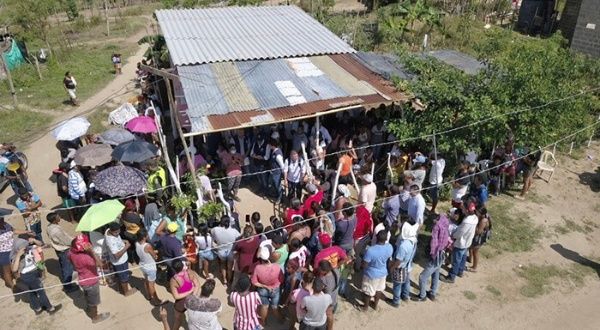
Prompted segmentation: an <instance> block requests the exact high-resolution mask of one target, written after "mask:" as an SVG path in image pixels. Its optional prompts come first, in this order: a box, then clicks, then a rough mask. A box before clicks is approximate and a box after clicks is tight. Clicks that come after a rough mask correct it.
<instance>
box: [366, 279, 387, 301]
mask: <svg viewBox="0 0 600 330" xmlns="http://www.w3.org/2000/svg"><path fill="white" fill-rule="evenodd" d="M384 290H385V277H380V278H370V277H368V276H366V275H365V276H363V282H362V291H363V292H364V293H365V294H366V295H368V296H369V297H374V296H375V292H377V291H384Z"/></svg>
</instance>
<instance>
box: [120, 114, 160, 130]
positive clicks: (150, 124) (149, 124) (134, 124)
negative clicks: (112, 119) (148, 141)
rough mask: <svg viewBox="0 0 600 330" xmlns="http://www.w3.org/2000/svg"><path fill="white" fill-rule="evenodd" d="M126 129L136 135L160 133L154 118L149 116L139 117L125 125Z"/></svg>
mask: <svg viewBox="0 0 600 330" xmlns="http://www.w3.org/2000/svg"><path fill="white" fill-rule="evenodd" d="M125 128H127V129H128V130H129V131H131V132H134V133H156V132H157V131H158V129H157V128H156V124H155V123H154V118H152V117H148V116H139V117H135V118H133V119H131V120H130V121H128V122H127V124H125Z"/></svg>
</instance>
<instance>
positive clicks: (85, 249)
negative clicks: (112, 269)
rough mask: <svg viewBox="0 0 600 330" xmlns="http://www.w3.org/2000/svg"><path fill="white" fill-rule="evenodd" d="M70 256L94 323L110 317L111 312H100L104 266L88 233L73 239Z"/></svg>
mask: <svg viewBox="0 0 600 330" xmlns="http://www.w3.org/2000/svg"><path fill="white" fill-rule="evenodd" d="M68 256H69V261H71V264H72V265H73V268H75V271H76V272H77V280H78V281H79V286H80V287H81V289H82V290H83V297H84V298H85V303H86V307H85V310H86V313H87V314H88V316H89V317H90V318H91V319H92V323H99V322H102V321H104V320H106V319H108V318H109V317H110V313H102V314H98V306H99V305H100V284H99V282H100V280H99V278H100V277H99V276H98V267H102V261H100V259H99V258H98V257H97V256H96V255H95V254H94V251H93V250H92V244H91V243H90V241H89V239H88V237H87V236H86V235H84V234H79V235H77V236H76V237H75V238H74V239H73V241H72V242H71V249H70V250H69V253H68Z"/></svg>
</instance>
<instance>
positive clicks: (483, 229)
mask: <svg viewBox="0 0 600 330" xmlns="http://www.w3.org/2000/svg"><path fill="white" fill-rule="evenodd" d="M478 218H479V223H478V224H477V227H476V229H475V236H473V244H471V247H470V248H469V257H470V258H469V261H470V262H472V266H471V267H470V268H469V269H468V271H470V272H472V273H476V272H477V266H478V265H479V249H480V248H481V246H483V245H484V244H485V243H486V242H487V240H488V237H489V235H490V230H491V229H492V221H491V219H490V215H489V214H488V212H487V209H486V208H483V209H480V210H479V216H478Z"/></svg>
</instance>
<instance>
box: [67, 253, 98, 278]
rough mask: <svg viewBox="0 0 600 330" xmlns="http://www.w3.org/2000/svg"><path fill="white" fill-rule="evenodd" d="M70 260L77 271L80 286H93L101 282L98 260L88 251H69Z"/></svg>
mask: <svg viewBox="0 0 600 330" xmlns="http://www.w3.org/2000/svg"><path fill="white" fill-rule="evenodd" d="M69 260H71V264H73V268H75V271H76V272H77V276H78V278H79V285H80V286H93V285H96V284H97V283H98V282H99V279H98V269H97V268H96V260H95V259H94V258H93V257H92V256H90V255H89V254H87V253H74V252H73V251H72V250H71V251H69Z"/></svg>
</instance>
